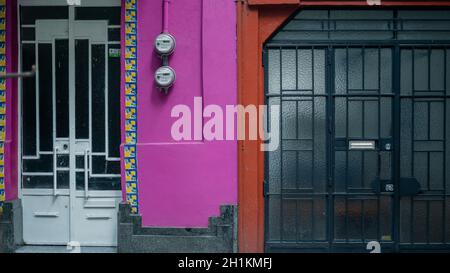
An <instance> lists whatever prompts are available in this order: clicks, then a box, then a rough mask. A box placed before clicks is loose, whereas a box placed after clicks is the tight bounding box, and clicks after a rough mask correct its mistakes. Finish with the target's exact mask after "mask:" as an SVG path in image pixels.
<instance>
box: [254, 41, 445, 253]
mask: <svg viewBox="0 0 450 273" xmlns="http://www.w3.org/2000/svg"><path fill="white" fill-rule="evenodd" d="M338 47H383V48H391V49H392V93H393V94H392V138H393V140H392V141H393V147H394V148H393V150H392V160H391V163H392V169H391V172H392V180H393V183H394V189H395V190H394V192H393V194H392V199H393V203H392V206H393V207H392V229H393V230H392V242H393V243H392V244H387V245H383V244H382V250H383V251H384V252H427V251H430V252H441V251H442V252H448V251H449V248H448V245H446V244H443V245H430V244H428V245H424V246H420V245H419V246H417V245H416V246H415V245H414V244H411V245H406V246H401V245H400V199H401V197H400V194H399V190H398V189H399V181H400V175H401V174H400V145H401V141H400V129H401V128H400V124H401V112H400V111H401V94H400V92H401V91H400V90H401V89H400V88H401V86H400V84H401V82H400V80H401V78H400V77H401V74H400V73H401V68H400V66H401V49H402V48H404V47H413V48H415V47H426V48H442V49H449V47H450V43H449V41H423V40H404V41H398V40H395V41H393V40H390V41H385V40H381V41H377V40H373V41H364V42H359V41H355V40H339V41H301V42H299V43H292V42H291V43H289V42H288V43H268V44H266V45H265V46H264V48H263V66H264V75H265V79H264V84H265V85H264V91H265V103H266V105H267V104H268V98H269V97H270V96H268V73H269V71H268V66H269V62H268V50H269V49H274V48H275V49H298V48H314V49H315V48H325V52H326V69H325V78H326V79H325V82H326V86H325V89H326V93H325V96H326V102H327V106H326V108H327V114H326V122H327V128H329V129H328V130H327V131H328V132H327V143H326V145H327V148H326V149H327V172H328V173H327V176H328V177H327V180H328V187H327V193H326V200H327V201H326V202H327V211H328V213H327V216H326V221H327V224H326V226H327V232H326V236H327V240H326V241H327V242H323V244H322V243H321V242H317V245H316V246H312V245H311V246H310V247H309V246H306V247H305V248H303V247H302V248H297V247H296V246H295V245H292V244H290V243H280V244H279V245H277V246H268V245H267V238H268V229H269V221H268V220H269V217H267V215H268V213H269V210H268V207H269V206H268V200H269V198H267V196H268V194H269V192H268V188H269V187H268V182H267V181H268V167H267V166H268V156H267V153H268V152H265V153H266V156H265V181H264V184H265V186H264V196H265V201H264V202H265V209H264V210H265V216H266V217H265V231H264V235H265V250H266V251H300V252H354V251H357V252H368V251H367V250H365V244H361V245H360V246H361V248H358V249H351V248H348V247H345V246H344V247H336V245H334V244H333V242H332V238H333V237H334V234H333V232H334V222H333V221H334V202H333V200H334V199H333V198H334V196H333V188H332V187H333V186H334V175H333V173H334V171H333V170H334V169H333V164H334V163H333V161H334V160H333V158H334V145H333V143H334V141H333V139H334V127H335V126H334V104H335V103H334V98H333V90H334V86H333V85H334V76H335V74H334V71H333V69H334V66H333V63H334V58H333V56H334V49H335V48H338ZM280 62H281V60H280ZM282 96H283V95H280V97H282ZM311 96H314V95H311ZM413 98H414V95H413ZM442 98H444V102H445V99H449V98H450V96H449V95H447V94H444V95H443V96H442ZM280 141H281V140H280ZM444 156H445V155H444ZM444 183H445V181H444ZM444 196H446V193H445V192H444ZM444 205H445V203H444ZM331 212H333V213H331ZM444 220H445V219H444ZM327 245H328V246H327ZM363 246H364V247H363Z"/></svg>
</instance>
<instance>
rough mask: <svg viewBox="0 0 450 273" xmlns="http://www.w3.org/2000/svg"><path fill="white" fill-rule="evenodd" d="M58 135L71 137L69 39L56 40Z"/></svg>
mask: <svg viewBox="0 0 450 273" xmlns="http://www.w3.org/2000/svg"><path fill="white" fill-rule="evenodd" d="M55 51H56V52H55V57H56V70H55V77H56V78H55V81H56V137H61V138H63V137H69V41H68V40H56V41H55Z"/></svg>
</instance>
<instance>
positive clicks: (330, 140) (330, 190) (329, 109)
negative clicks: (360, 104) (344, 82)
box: [325, 46, 335, 249]
mask: <svg viewBox="0 0 450 273" xmlns="http://www.w3.org/2000/svg"><path fill="white" fill-rule="evenodd" d="M334 74H335V73H334V49H333V48H332V47H331V46H328V48H327V49H326V50H325V93H326V95H327V96H326V128H327V130H326V131H327V134H326V143H325V145H326V151H327V155H326V161H327V163H326V164H327V165H326V168H327V174H328V179H327V181H326V183H327V185H326V193H327V195H326V199H325V200H326V202H327V214H326V222H327V225H326V229H327V230H326V231H327V239H328V246H329V249H332V246H333V240H334V236H335V235H334V230H335V228H334V215H335V212H334V202H335V201H334V167H333V166H334V161H335V159H334V130H335V128H334V127H335V126H334V114H333V113H334V101H333V99H334V98H333V96H332V93H333V92H334Z"/></svg>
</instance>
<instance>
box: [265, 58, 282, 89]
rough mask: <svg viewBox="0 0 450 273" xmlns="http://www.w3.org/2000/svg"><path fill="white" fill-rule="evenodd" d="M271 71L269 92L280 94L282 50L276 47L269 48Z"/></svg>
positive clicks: (269, 74) (269, 72) (269, 73)
mask: <svg viewBox="0 0 450 273" xmlns="http://www.w3.org/2000/svg"><path fill="white" fill-rule="evenodd" d="M268 54H269V56H268V58H269V68H268V69H269V71H268V73H267V75H268V91H269V93H274V94H279V93H280V86H281V83H280V80H281V79H280V67H281V60H280V51H279V50H275V49H270V50H269V53H268Z"/></svg>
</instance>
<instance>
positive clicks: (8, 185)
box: [5, 0, 18, 201]
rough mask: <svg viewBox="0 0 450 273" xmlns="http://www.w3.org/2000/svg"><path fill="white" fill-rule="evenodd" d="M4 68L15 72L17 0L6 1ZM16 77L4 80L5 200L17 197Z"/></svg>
mask: <svg viewBox="0 0 450 273" xmlns="http://www.w3.org/2000/svg"><path fill="white" fill-rule="evenodd" d="M6 39H7V43H6V65H7V67H6V70H7V72H17V2H16V1H15V0H8V1H7V2H6ZM17 99H18V98H17V79H8V80H7V81H6V143H5V193H6V200H7V201H8V200H14V199H17V187H18V183H17V179H18V176H17V166H18V162H17V147H18V146H17V143H18V141H17V139H18V138H17V133H18V127H17V115H16V113H17Z"/></svg>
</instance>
